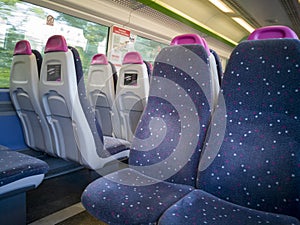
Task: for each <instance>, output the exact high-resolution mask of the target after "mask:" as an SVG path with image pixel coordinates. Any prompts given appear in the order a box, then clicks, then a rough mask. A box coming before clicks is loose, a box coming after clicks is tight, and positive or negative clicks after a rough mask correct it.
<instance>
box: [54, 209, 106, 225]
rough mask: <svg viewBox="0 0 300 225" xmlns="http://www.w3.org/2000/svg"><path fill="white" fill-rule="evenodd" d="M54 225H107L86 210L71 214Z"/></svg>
mask: <svg viewBox="0 0 300 225" xmlns="http://www.w3.org/2000/svg"><path fill="white" fill-rule="evenodd" d="M56 225H107V224H106V223H104V222H101V221H99V220H97V219H96V218H94V217H93V216H91V215H90V214H89V213H88V212H87V211H83V212H81V213H79V214H77V215H75V216H72V217H70V218H68V219H66V220H64V221H62V222H60V223H57V224H56Z"/></svg>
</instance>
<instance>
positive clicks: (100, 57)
mask: <svg viewBox="0 0 300 225" xmlns="http://www.w3.org/2000/svg"><path fill="white" fill-rule="evenodd" d="M91 65H108V61H107V58H106V56H105V55H104V54H96V55H94V56H93V58H92V62H91Z"/></svg>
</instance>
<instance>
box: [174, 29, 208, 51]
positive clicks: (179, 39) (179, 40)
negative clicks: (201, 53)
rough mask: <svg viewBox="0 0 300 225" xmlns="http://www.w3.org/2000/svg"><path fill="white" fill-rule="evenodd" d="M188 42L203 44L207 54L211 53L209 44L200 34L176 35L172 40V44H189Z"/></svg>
mask: <svg viewBox="0 0 300 225" xmlns="http://www.w3.org/2000/svg"><path fill="white" fill-rule="evenodd" d="M187 44H198V45H202V46H203V47H204V48H205V50H206V52H207V54H208V55H210V51H209V48H208V45H207V43H206V41H205V39H204V38H202V37H200V36H199V35H198V34H182V35H178V36H176V37H174V38H173V39H172V41H171V45H187Z"/></svg>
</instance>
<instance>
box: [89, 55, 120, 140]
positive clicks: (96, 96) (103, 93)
mask: <svg viewBox="0 0 300 225" xmlns="http://www.w3.org/2000/svg"><path fill="white" fill-rule="evenodd" d="M113 66H114V65H112V64H110V63H109V62H108V60H107V58H106V56H105V55H104V54H96V55H94V56H93V58H92V62H91V65H90V68H89V72H88V81H87V95H88V99H89V101H90V104H91V105H92V107H93V108H94V110H95V114H96V117H97V120H98V121H99V122H100V125H101V128H102V132H103V135H106V136H113V127H112V113H113V111H112V110H113V104H114V101H115V85H114V83H115V82H114V80H115V79H114V73H116V72H115V71H116V70H115V69H114V68H113Z"/></svg>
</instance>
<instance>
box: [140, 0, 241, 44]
mask: <svg viewBox="0 0 300 225" xmlns="http://www.w3.org/2000/svg"><path fill="white" fill-rule="evenodd" d="M137 1H138V2H140V3H143V4H144V5H147V6H149V7H150V8H152V9H155V10H157V11H159V12H161V13H163V14H165V15H167V16H169V17H171V18H173V19H176V20H178V21H180V22H182V23H184V24H185V25H187V26H190V27H192V28H194V29H196V30H198V31H200V32H202V33H204V34H207V35H209V36H211V37H213V38H215V39H217V40H219V41H221V42H223V43H225V44H227V45H229V46H231V47H235V46H236V45H237V43H236V42H234V41H232V40H230V39H227V38H225V37H222V36H221V35H219V34H217V33H215V32H213V31H211V30H208V29H206V28H205V27H202V26H200V25H199V24H196V23H194V22H193V21H191V20H189V19H187V18H185V17H183V16H181V15H179V14H177V13H176V12H173V11H172V10H170V9H168V8H166V7H164V6H162V5H160V4H159V3H157V2H155V0H137Z"/></svg>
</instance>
